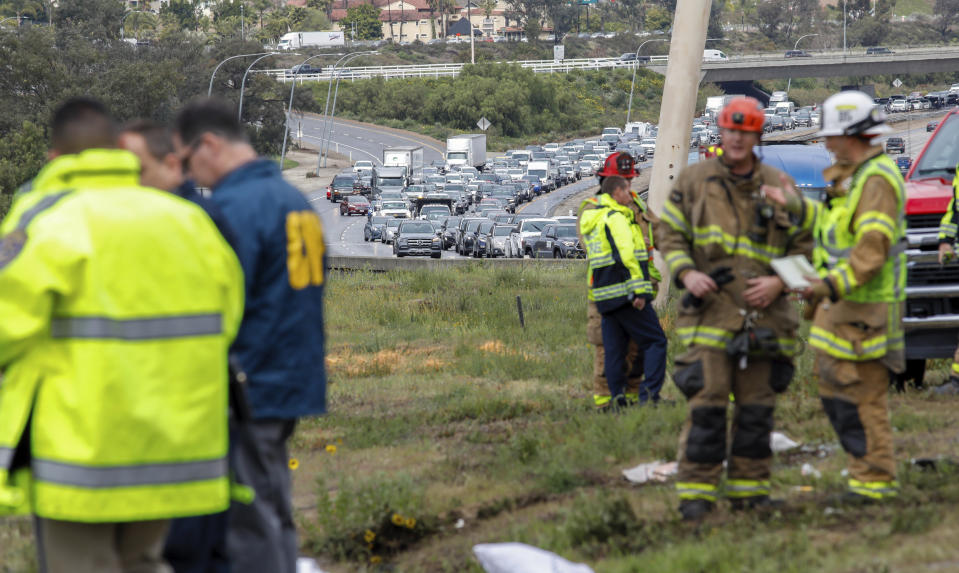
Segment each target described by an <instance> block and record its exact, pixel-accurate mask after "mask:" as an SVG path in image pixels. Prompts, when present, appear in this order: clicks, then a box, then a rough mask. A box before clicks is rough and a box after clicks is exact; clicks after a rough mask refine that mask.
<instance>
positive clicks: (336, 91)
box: [323, 50, 379, 167]
mask: <svg viewBox="0 0 959 573" xmlns="http://www.w3.org/2000/svg"><path fill="white" fill-rule="evenodd" d="M378 53H379V52H377V51H376V50H373V51H369V52H360V53H358V54H353V55H352V56H350V58H349V59H347V60H346V61H345V62H343V64H344V65H345V64H347V63H349V61H350V60H352V59H353V58H358V57H360V56H368V55H372V54H378ZM340 71H341V69H338V70H336V88H335V89H334V90H333V106H332V107H331V108H330V119H329V124H330V130H329V133H328V134H327V136H326V153H324V154H323V167H326V162H327V160H328V159H329V154H330V143H331V141H332V140H333V118H334V117H335V116H336V96H337V94H339V93H340Z"/></svg>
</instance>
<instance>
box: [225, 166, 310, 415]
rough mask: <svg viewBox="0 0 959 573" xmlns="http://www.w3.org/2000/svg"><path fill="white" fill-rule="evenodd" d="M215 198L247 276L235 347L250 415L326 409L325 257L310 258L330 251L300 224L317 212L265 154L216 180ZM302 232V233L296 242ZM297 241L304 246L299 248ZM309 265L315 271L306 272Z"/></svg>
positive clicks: (294, 413)
mask: <svg viewBox="0 0 959 573" xmlns="http://www.w3.org/2000/svg"><path fill="white" fill-rule="evenodd" d="M213 203H214V204H215V205H216V206H217V207H218V208H219V210H220V212H221V213H222V214H223V216H224V217H225V218H226V221H227V223H228V224H229V227H230V229H231V230H232V232H233V234H234V237H233V240H234V241H235V242H234V245H233V246H234V248H235V250H236V254H237V256H238V257H239V259H240V264H241V265H242V266H243V274H244V275H245V278H246V307H245V310H244V314H243V322H242V323H241V324H240V331H239V333H238V334H237V337H236V340H235V341H234V342H233V346H232V348H231V353H232V355H233V356H234V357H235V358H236V360H237V362H239V365H240V366H241V367H242V368H243V370H244V371H245V372H246V374H247V376H248V377H249V384H248V386H247V388H248V392H247V396H248V398H249V401H250V406H251V407H252V410H253V417H254V418H256V419H259V420H264V419H290V418H296V417H300V416H308V415H313V414H322V413H323V412H325V411H326V370H325V364H324V355H325V354H324V336H323V284H324V282H325V278H326V277H325V266H326V264H325V260H321V261H320V264H319V265H318V266H319V269H318V270H317V269H316V268H315V265H314V267H313V268H312V269H310V268H309V265H308V262H309V261H308V260H307V259H308V258H309V257H310V256H311V255H312V256H313V257H314V259H313V260H314V261H315V260H316V257H318V258H320V259H323V257H324V252H325V251H324V246H323V243H322V236H321V235H320V236H319V237H316V236H315V235H314V236H313V240H312V241H311V240H310V236H311V234H310V232H309V229H304V228H303V226H304V225H306V224H308V223H306V222H305V221H307V219H308V218H315V217H316V213H315V211H313V208H312V207H311V206H310V204H309V202H308V201H307V200H306V198H305V197H303V194H302V193H300V192H299V191H298V190H297V189H296V188H295V187H293V186H292V185H290V184H289V183H287V182H286V181H284V180H283V176H282V174H281V173H280V168H279V166H278V165H277V164H276V163H274V162H273V161H270V160H267V159H257V160H254V161H251V162H249V163H247V164H246V165H243V166H241V167H238V168H237V169H235V170H234V171H232V172H231V173H229V174H228V175H226V176H225V177H223V179H222V180H220V181H219V182H218V183H217V184H216V185H215V186H214V187H213ZM315 220H316V221H318V219H315ZM317 224H318V223H317ZM288 231H289V232H290V233H292V236H289V237H288V236H287V233H288ZM300 237H305V239H304V241H302V242H299V238H300ZM297 244H299V245H300V247H301V248H296V249H294V248H293V245H297ZM304 265H307V266H306V267H304ZM290 269H293V270H294V273H293V277H292V278H291V274H290ZM304 269H306V270H307V271H310V272H308V273H307V274H306V275H304V273H303V271H304ZM304 276H306V277H308V279H307V280H304Z"/></svg>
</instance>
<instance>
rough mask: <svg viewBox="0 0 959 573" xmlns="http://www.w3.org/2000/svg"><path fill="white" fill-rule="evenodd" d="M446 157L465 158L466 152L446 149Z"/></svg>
mask: <svg viewBox="0 0 959 573" xmlns="http://www.w3.org/2000/svg"><path fill="white" fill-rule="evenodd" d="M446 158H447V159H466V152H465V151H447V152H446Z"/></svg>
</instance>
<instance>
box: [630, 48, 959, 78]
mask: <svg viewBox="0 0 959 573" xmlns="http://www.w3.org/2000/svg"><path fill="white" fill-rule="evenodd" d="M646 67H647V68H648V69H650V70H653V71H655V72H658V73H661V74H664V75H665V73H666V62H663V61H655V60H654V61H653V62H651V63H650V64H649V65H647V66H646ZM933 72H959V47H955V46H942V47H939V46H936V47H930V46H926V47H922V48H906V49H902V48H897V49H896V50H895V53H893V54H881V55H872V56H867V55H865V50H864V49H863V48H856V49H855V51H853V50H847V51H846V54H843V53H842V51H841V50H840V51H831V52H819V53H815V54H813V56H812V57H811V58H788V59H787V58H785V57H784V56H783V55H782V53H779V54H757V55H744V56H732V57H730V59H729V61H727V62H708V63H703V67H702V80H701V81H704V82H711V83H718V84H723V83H730V82H747V81H754V80H771V79H786V78H828V77H837V76H839V77H846V76H848V77H857V76H858V77H862V76H875V75H880V74H902V75H906V74H927V73H933Z"/></svg>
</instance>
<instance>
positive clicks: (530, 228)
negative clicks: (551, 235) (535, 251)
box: [506, 218, 556, 259]
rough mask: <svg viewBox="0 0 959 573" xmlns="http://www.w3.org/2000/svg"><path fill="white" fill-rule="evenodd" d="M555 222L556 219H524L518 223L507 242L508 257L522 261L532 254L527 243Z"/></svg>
mask: <svg viewBox="0 0 959 573" xmlns="http://www.w3.org/2000/svg"><path fill="white" fill-rule="evenodd" d="M555 222H556V219H545V218H544V219H524V220H522V221H520V222H519V223H517V224H516V226H515V227H513V230H512V232H510V234H509V240H508V241H507V242H506V256H507V257H513V258H517V259H520V258H523V257H524V256H525V255H530V254H532V249H531V248H527V244H526V243H527V241H530V240H532V239H535V238H536V237H538V236H539V235H540V233H542V231H543V227H545V226H546V225H548V224H550V223H555ZM530 247H531V245H530Z"/></svg>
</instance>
